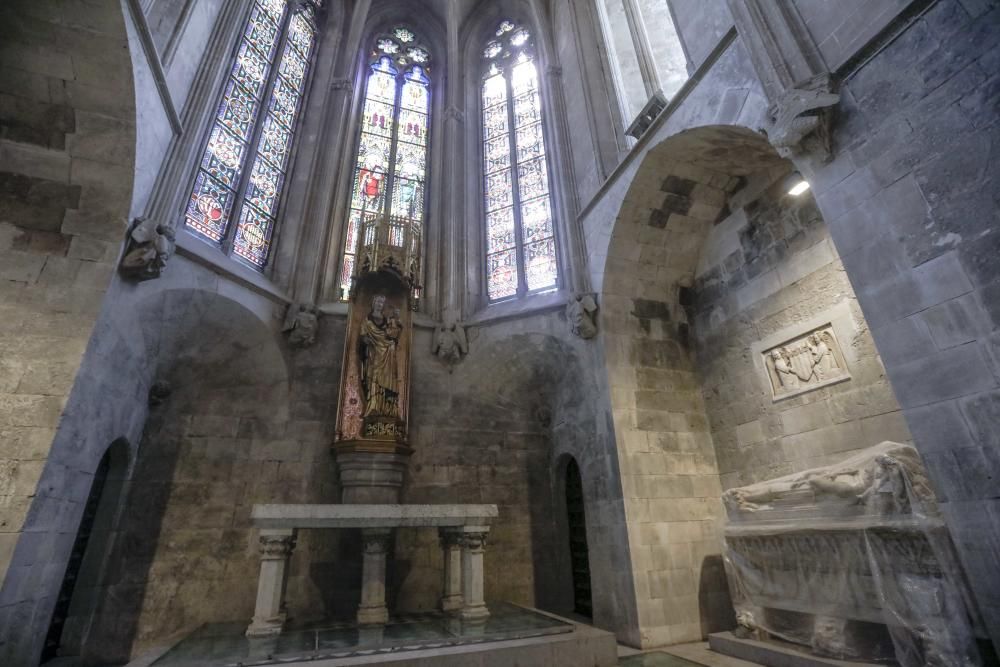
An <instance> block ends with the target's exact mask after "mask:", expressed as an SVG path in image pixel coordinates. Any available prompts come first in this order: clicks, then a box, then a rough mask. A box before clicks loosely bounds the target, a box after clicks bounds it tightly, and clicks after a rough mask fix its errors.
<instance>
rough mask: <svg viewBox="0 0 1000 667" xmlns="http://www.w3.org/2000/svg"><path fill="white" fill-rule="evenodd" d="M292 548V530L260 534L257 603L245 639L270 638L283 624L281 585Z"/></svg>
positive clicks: (283, 606) (282, 586) (293, 532)
mask: <svg viewBox="0 0 1000 667" xmlns="http://www.w3.org/2000/svg"><path fill="white" fill-rule="evenodd" d="M294 548H295V529H294V528H263V529H261V531H260V578H259V580H258V582H257V603H256V606H255V608H254V615H253V620H252V621H251V622H250V626H249V627H248V628H247V631H246V635H247V637H272V636H274V635H277V634H280V633H281V628H282V627H283V626H284V624H285V616H286V613H285V582H286V580H287V578H288V558H289V557H290V556H291V555H292V550H293V549H294Z"/></svg>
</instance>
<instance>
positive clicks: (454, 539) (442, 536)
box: [438, 528, 462, 549]
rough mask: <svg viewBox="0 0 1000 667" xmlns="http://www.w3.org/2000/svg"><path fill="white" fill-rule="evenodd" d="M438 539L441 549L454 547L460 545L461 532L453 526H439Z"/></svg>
mask: <svg viewBox="0 0 1000 667" xmlns="http://www.w3.org/2000/svg"><path fill="white" fill-rule="evenodd" d="M438 541H439V542H440V543H441V548H442V549H454V548H458V547H460V546H462V532H461V531H460V530H457V529H455V528H439V529H438Z"/></svg>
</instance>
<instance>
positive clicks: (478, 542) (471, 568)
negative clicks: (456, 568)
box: [459, 526, 490, 621]
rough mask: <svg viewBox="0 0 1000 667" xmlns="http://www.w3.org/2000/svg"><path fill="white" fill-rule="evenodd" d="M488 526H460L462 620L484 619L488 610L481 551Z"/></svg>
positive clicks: (483, 548)
mask: <svg viewBox="0 0 1000 667" xmlns="http://www.w3.org/2000/svg"><path fill="white" fill-rule="evenodd" d="M489 530H490V527H489V526H463V527H462V532H461V534H462V538H461V544H462V610H461V611H460V612H459V616H460V617H461V619H462V620H463V621H485V620H486V619H487V618H489V615H490V611H489V609H487V608H486V602H485V601H484V599H483V584H484V572H483V553H484V552H485V551H486V535H487V534H488V533H489Z"/></svg>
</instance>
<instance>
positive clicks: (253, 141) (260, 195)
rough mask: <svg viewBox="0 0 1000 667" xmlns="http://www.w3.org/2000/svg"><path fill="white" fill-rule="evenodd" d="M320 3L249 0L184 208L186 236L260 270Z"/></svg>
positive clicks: (271, 230) (274, 217) (284, 173)
mask: <svg viewBox="0 0 1000 667" xmlns="http://www.w3.org/2000/svg"><path fill="white" fill-rule="evenodd" d="M321 3H322V0H254V2H253V3H252V5H251V7H250V14H249V16H248V18H247V22H246V25H245V26H244V28H243V32H242V34H241V36H240V39H239V41H238V43H237V45H236V53H235V55H234V58H233V64H232V68H231V69H230V72H229V76H228V77H227V78H226V82H225V84H224V86H223V91H222V99H221V100H220V102H219V106H218V108H217V109H216V113H215V117H214V120H213V122H212V126H211V129H210V130H209V134H208V139H207V140H206V143H205V150H204V152H203V154H202V158H201V162H200V163H199V165H198V169H197V173H196V175H195V180H194V187H193V188H192V191H191V196H190V198H189V199H188V202H187V209H186V211H185V221H186V225H187V228H188V229H190V230H191V231H193V232H194V233H195V234H197V235H199V236H201V237H203V238H204V239H206V240H208V241H211V242H212V243H215V244H217V245H218V246H219V247H220V248H221V249H222V250H223V252H225V253H227V254H231V255H233V256H235V257H237V258H239V259H240V260H242V261H244V262H246V263H248V264H250V265H251V266H253V267H254V268H257V269H262V268H264V265H265V264H267V259H268V254H269V251H270V248H271V239H272V237H273V235H274V228H275V224H276V222H277V214H278V205H279V203H280V201H281V191H282V186H283V185H284V183H285V179H286V176H287V173H288V160H289V155H290V153H291V148H292V140H293V139H294V136H295V130H296V126H297V124H298V123H297V121H298V116H299V111H300V110H301V107H302V97H303V94H304V91H305V87H306V81H307V78H308V74H309V63H310V60H311V57H312V55H313V51H314V50H315V44H316V11H317V9H318V8H319V6H320V5H321ZM234 221H235V224H234Z"/></svg>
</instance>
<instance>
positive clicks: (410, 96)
mask: <svg viewBox="0 0 1000 667" xmlns="http://www.w3.org/2000/svg"><path fill="white" fill-rule="evenodd" d="M430 65H431V63H430V52H429V51H428V50H427V49H426V48H425V47H424V46H423V45H422V44H421V43H420V40H418V39H417V36H416V34H415V33H414V32H413V31H412V30H410V29H409V28H406V27H403V26H398V27H396V28H393V29H392V30H391V31H389V32H388V33H386V34H384V35H381V36H379V37H377V38H376V39H375V45H374V47H373V48H372V51H371V58H370V61H369V65H368V72H369V73H368V79H367V83H366V89H365V103H364V109H363V111H362V118H361V132H360V134H361V136H360V139H359V142H358V156H357V160H356V162H355V171H354V186H353V189H352V192H351V209H350V215H349V218H348V221H347V234H346V239H345V240H344V263H343V265H342V267H341V273H340V295H341V299H347V297H348V293H349V292H350V289H351V276H352V275H353V274H354V257H355V253H356V251H357V248H358V235H359V233H360V230H362V229H365V230H370V229H372V225H371V224H369V223H370V222H371V221H374V220H375V219H376V218H377V217H378V216H383V215H388V216H389V219H390V222H392V223H396V224H394V225H393V227H392V229H394V230H398V231H399V234H400V235H402V233H403V226H404V225H409V226H410V228H411V229H412V230H413V232H414V234H413V236H412V242H413V243H420V239H421V236H422V235H421V234H420V231H421V229H422V225H423V222H424V182H425V179H426V174H427V126H428V120H429V117H430V78H429V77H428V74H429V72H430ZM362 223H364V224H362Z"/></svg>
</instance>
